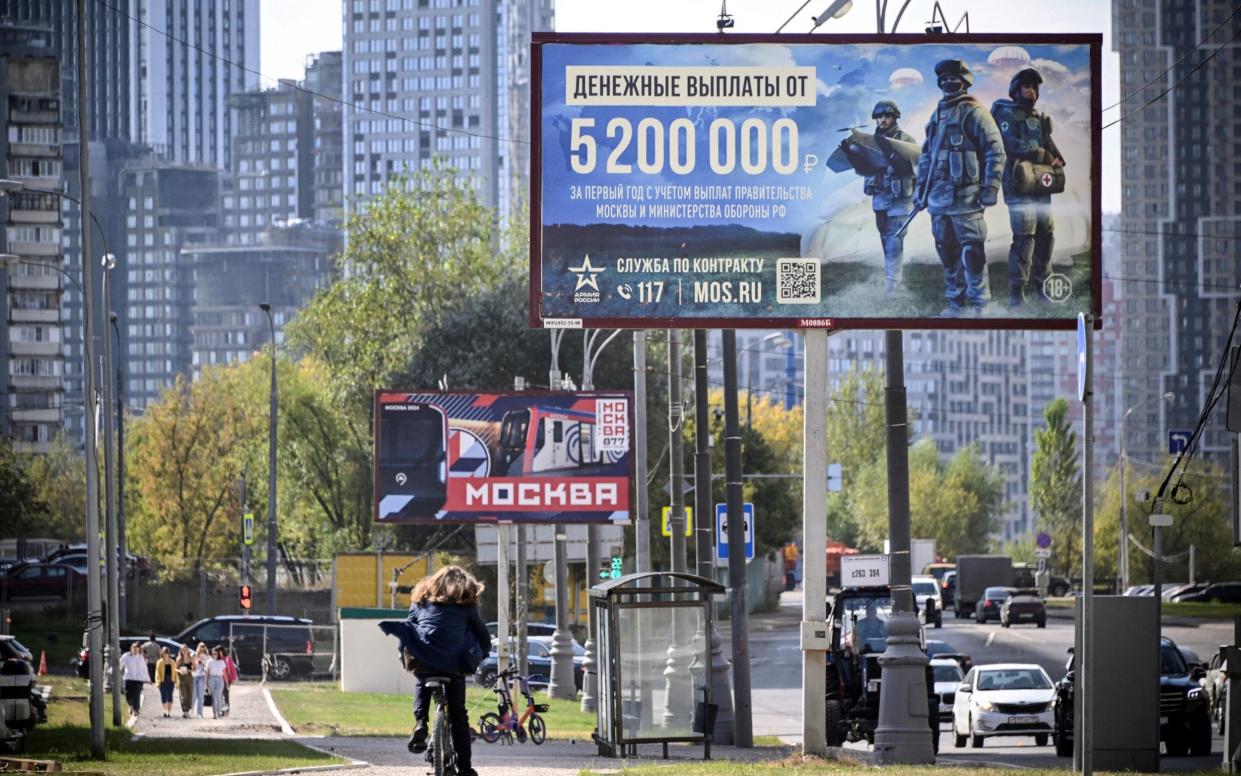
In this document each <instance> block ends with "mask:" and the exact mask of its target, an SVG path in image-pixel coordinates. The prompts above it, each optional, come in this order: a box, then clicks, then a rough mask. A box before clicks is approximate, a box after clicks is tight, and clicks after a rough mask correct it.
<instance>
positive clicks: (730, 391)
mask: <svg viewBox="0 0 1241 776" xmlns="http://www.w3.org/2000/svg"><path fill="white" fill-rule="evenodd" d="M723 339H724V486H725V493H726V499H725V500H726V501H727V502H728V544H729V545H730V546H731V547H734V548H736V549H734V550H733V553H732V554H731V555H730V556H729V557H728V587H729V603H730V604H731V606H730V608H729V614H730V616H731V618H732V621H731V623H730V624H731V625H732V627H731V628H730V631H731V632H732V645H733V721H734V724H733V730H734V734H733V742H734V743H735V744H736V746H738V747H740V748H742V749H749V748H751V747H753V746H754V732H753V727H752V726H753V719H752V718H751V716H750V714H751V712H750V709H751V699H750V631H749V628H750V623H749V619H750V614H749V611H748V610H747V609H746V579H745V553H744V552H743V551H742V549H743V548H744V547H745V518H744V516H743V515H742V509H743V507H742V505H741V503H742V502H741V484H742V483H741V426H740V417H739V413H738V407H737V332H736V330H735V329H725V330H724V332H723ZM704 517H705V515H699V516H698V519H699V520H702V519H703V518H704Z"/></svg>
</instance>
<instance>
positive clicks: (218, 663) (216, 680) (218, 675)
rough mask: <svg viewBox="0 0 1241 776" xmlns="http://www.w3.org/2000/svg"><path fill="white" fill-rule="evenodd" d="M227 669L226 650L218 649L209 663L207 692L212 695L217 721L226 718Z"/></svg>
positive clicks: (212, 708)
mask: <svg viewBox="0 0 1241 776" xmlns="http://www.w3.org/2000/svg"><path fill="white" fill-rule="evenodd" d="M227 669H228V664H227V663H225V662H224V650H223V649H221V648H220V647H216V648H215V649H213V650H212V651H211V659H210V660H208V661H207V692H209V693H211V716H212V717H213V718H215V719H219V718H220V717H223V716H224V708H225V707H224V672H225V671H226V670H227Z"/></svg>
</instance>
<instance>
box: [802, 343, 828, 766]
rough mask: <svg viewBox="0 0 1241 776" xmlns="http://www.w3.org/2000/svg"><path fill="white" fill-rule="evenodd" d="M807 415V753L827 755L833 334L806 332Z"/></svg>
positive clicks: (804, 626)
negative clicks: (829, 384) (829, 364)
mask: <svg viewBox="0 0 1241 776" xmlns="http://www.w3.org/2000/svg"><path fill="white" fill-rule="evenodd" d="M805 369H806V372H805V375H806V399H805V411H804V414H803V416H802V451H803V452H802V456H803V462H802V472H803V474H804V476H803V477H802V537H803V545H802V550H803V551H802V558H803V561H802V563H803V564H804V565H803V571H802V580H803V581H802V610H801V612H802V613H801V619H802V623H801V632H802V637H801V649H802V663H801V666H802V668H801V688H802V689H801V704H802V711H801V719H802V751H803V752H804V753H805V754H807V755H826V754H827V704H826V703H825V702H824V699H825V698H826V697H827V686H826V685H827V646H828V634H827V609H826V602H827V555H826V552H827V332H826V331H825V330H823V329H812V330H810V331H807V332H806V366H805Z"/></svg>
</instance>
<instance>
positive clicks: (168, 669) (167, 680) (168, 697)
mask: <svg viewBox="0 0 1241 776" xmlns="http://www.w3.org/2000/svg"><path fill="white" fill-rule="evenodd" d="M176 684H177V662H176V661H175V660H173V659H172V653H171V652H169V651H168V647H164V648H163V649H161V650H160V651H159V660H157V661H155V686H157V687H159V702H160V703H162V704H163V705H164V716H165V717H171V716H172V691H173V688H174V687H175V686H176Z"/></svg>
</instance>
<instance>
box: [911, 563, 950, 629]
mask: <svg viewBox="0 0 1241 776" xmlns="http://www.w3.org/2000/svg"><path fill="white" fill-rule="evenodd" d="M913 589H914V607H915V608H916V609H917V610H918V616H919V617H920V618H921V619H922V622H923V624H925V625H934V626H935V627H936V628H942V627H944V599H943V598H941V597H940V594H939V583H938V582H936V580H935V577H932V576H930V575H927V576H920V577H914V578H913Z"/></svg>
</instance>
